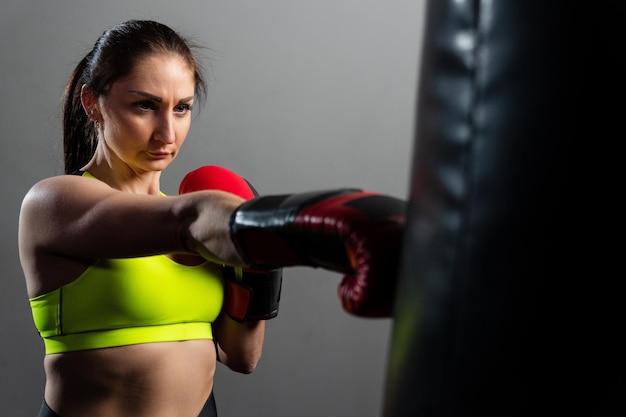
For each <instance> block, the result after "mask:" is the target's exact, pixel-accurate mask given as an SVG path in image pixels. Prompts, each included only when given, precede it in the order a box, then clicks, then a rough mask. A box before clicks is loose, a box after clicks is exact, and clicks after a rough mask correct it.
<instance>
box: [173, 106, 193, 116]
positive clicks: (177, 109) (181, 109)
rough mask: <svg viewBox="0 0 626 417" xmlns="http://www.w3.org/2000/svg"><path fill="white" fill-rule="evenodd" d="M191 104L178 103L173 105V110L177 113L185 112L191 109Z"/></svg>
mask: <svg viewBox="0 0 626 417" xmlns="http://www.w3.org/2000/svg"><path fill="white" fill-rule="evenodd" d="M191 108H192V107H191V105H190V104H179V105H178V106H176V107H174V112H176V113H179V114H186V113H187V112H189V111H191Z"/></svg>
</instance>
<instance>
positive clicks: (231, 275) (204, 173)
mask: <svg viewBox="0 0 626 417" xmlns="http://www.w3.org/2000/svg"><path fill="white" fill-rule="evenodd" d="M200 190H221V191H226V192H229V193H231V194H235V195H238V196H239V197H241V198H244V199H247V200H249V199H251V198H254V197H255V196H257V195H258V193H257V192H256V190H255V189H254V187H252V185H251V184H250V183H249V182H248V181H246V180H245V179H244V178H243V177H241V176H239V175H238V174H236V173H234V172H232V171H230V170H228V169H226V168H224V167H220V166H215V165H208V166H203V167H200V168H198V169H196V170H194V171H191V172H190V173H188V174H187V175H186V176H185V177H184V178H183V180H182V181H181V183H180V186H179V189H178V192H179V194H185V193H190V192H193V191H200ZM282 272H283V271H282V268H278V267H276V268H259V269H248V268H240V267H231V266H223V267H222V276H223V278H224V311H225V312H226V314H228V315H229V316H230V317H231V318H233V319H234V320H237V321H240V322H241V321H247V320H269V319H272V318H274V317H276V316H277V315H278V305H279V302H280V292H281V287H282V276H283V274H282Z"/></svg>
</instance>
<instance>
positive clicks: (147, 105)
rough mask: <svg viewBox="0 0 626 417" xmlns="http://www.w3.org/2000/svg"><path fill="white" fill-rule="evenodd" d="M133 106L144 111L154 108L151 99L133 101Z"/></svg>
mask: <svg viewBox="0 0 626 417" xmlns="http://www.w3.org/2000/svg"><path fill="white" fill-rule="evenodd" d="M134 106H135V107H136V108H138V109H139V110H144V111H148V110H155V109H156V106H155V105H154V103H152V102H151V101H138V102H136V103H134Z"/></svg>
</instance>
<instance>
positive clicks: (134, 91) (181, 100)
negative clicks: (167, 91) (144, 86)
mask: <svg viewBox="0 0 626 417" xmlns="http://www.w3.org/2000/svg"><path fill="white" fill-rule="evenodd" d="M128 92H129V93H131V94H135V95H139V96H142V97H145V98H148V99H150V100H152V101H155V102H157V103H161V102H162V101H163V99H162V98H161V97H159V96H155V95H154V94H150V93H146V92H145V91H139V90H128ZM192 100H193V96H190V97H185V98H181V99H180V100H179V101H178V102H179V103H188V102H190V101H192Z"/></svg>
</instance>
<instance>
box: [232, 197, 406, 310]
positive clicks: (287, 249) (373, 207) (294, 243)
mask: <svg viewBox="0 0 626 417" xmlns="http://www.w3.org/2000/svg"><path fill="white" fill-rule="evenodd" d="M405 211H406V202H405V201H403V200H400V199H397V198H394V197H389V196H385V195H381V194H377V193H373V192H363V191H361V190H355V189H339V190H330V191H317V192H308V193H301V194H291V195H278V196H263V197H257V198H254V199H252V200H249V201H247V202H245V203H243V204H242V205H241V206H240V207H238V208H237V209H236V210H235V212H234V213H233V215H232V217H231V221H230V230H231V238H232V240H233V243H234V244H235V247H236V248H237V250H238V252H239V254H240V256H241V257H242V258H243V259H244V261H245V262H247V263H248V264H249V265H251V266H252V267H257V268H267V267H279V266H280V267H284V266H295V265H304V266H312V267H322V268H325V269H329V270H332V271H336V272H340V273H343V274H344V277H343V279H342V280H341V283H340V285H339V289H338V291H339V297H340V299H341V302H342V305H343V308H344V309H345V310H346V311H347V312H349V313H351V314H354V315H357V316H363V317H390V316H392V314H393V311H392V310H393V298H394V291H395V284H396V276H397V273H398V264H399V259H400V252H401V246H402V236H403V232H404V224H405Z"/></svg>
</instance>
